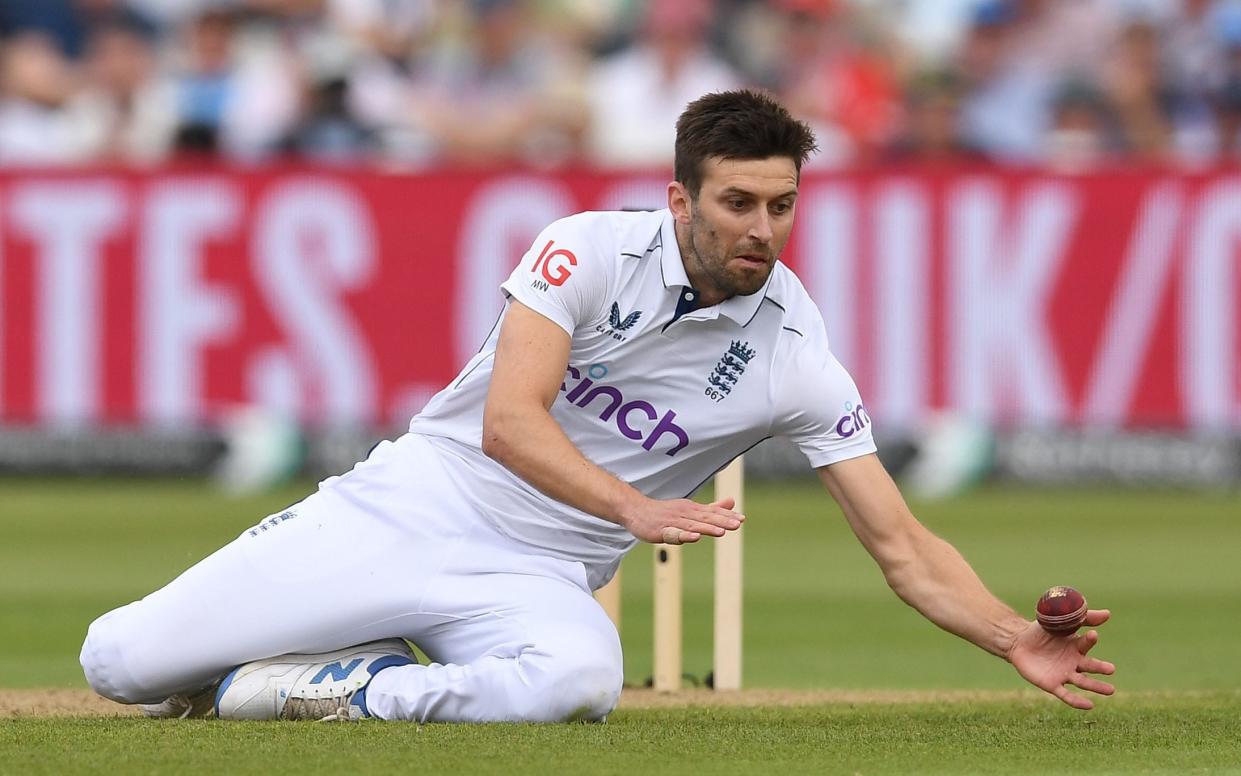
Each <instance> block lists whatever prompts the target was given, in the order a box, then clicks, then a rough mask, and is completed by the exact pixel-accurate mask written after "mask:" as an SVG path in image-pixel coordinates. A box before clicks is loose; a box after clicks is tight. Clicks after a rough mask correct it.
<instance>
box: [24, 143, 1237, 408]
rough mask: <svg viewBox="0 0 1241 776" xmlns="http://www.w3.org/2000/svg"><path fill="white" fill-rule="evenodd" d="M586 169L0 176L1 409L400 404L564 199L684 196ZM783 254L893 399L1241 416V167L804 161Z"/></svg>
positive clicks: (564, 207)
mask: <svg viewBox="0 0 1241 776" xmlns="http://www.w3.org/2000/svg"><path fill="white" fill-rule="evenodd" d="M664 190H665V181H664V179H663V178H661V177H634V176H625V175H609V174H600V173H589V172H576V173H572V174H564V173H560V174H546V175H545V174H536V173H523V172H512V173H494V172H493V173H481V172H480V173H473V172H471V173H461V172H432V173H426V174H418V175H413V174H386V173H382V172H363V171H338V170H322V169H297V168H281V169H273V170H259V171H254V170H236V171H227V170H223V171H222V170H216V169H212V170H188V169H187V170H160V171H153V172H132V171H114V170H94V171H82V170H75V171H73V172H49V173H42V172H23V173H15V172H10V173H3V174H0V420H3V421H5V422H14V423H30V422H34V423H54V424H65V423H67V424H73V423H81V422H86V423H99V422H105V423H132V422H139V423H151V424H183V423H200V422H203V421H209V420H211V419H212V418H215V417H218V416H219V415H220V413H222V412H224V411H226V410H228V409H229V408H231V407H233V406H235V405H239V404H258V405H262V406H265V407H269V408H272V409H274V410H277V411H282V412H288V413H291V414H294V415H296V416H298V417H300V418H302V419H303V420H305V421H307V422H309V423H322V424H336V423H342V422H343V423H349V422H365V423H375V422H379V423H384V424H388V423H393V422H400V420H401V419H403V418H406V417H407V416H408V415H410V414H411V413H412V412H414V411H416V410H417V408H418V407H420V406H421V404H422V403H423V402H425V400H426V399H427V398H428V397H429V395H430V394H431V393H433V392H434V391H435V390H437V389H438V388H439V387H440V386H441V385H443V384H444V383H445V382H447V381H448V380H449V379H450V378H451V377H452V375H453V374H454V373H455V372H456V370H457V369H458V368H459V366H460V365H461V364H462V363H464V361H465V359H466V358H467V357H468V356H469V355H470V354H471V353H473V352H474V350H475V349H476V348H477V346H478V344H479V343H480V342H481V341H482V339H483V337H484V336H485V335H486V333H487V331H488V330H489V329H490V328H491V325H492V323H493V322H494V320H495V316H496V314H497V313H498V311H499V309H500V306H501V297H500V294H499V292H498V290H497V286H498V284H499V283H500V281H501V280H503V279H504V278H505V277H506V276H507V274H508V272H509V270H510V269H511V267H512V266H513V265H514V264H515V263H516V262H517V260H518V258H519V257H520V255H521V253H522V252H523V251H525V250H526V249H527V248H528V247H529V246H530V244H531V242H532V240H533V239H534V237H535V235H536V234H537V233H538V232H539V231H540V230H541V229H542V228H543V227H544V226H545V225H546V224H547V223H548V222H550V221H552V220H554V219H556V218H558V217H560V216H564V215H567V214H570V213H573V212H575V211H578V210H584V209H610V208H618V207H660V206H662V204H663V202H664V197H665V195H664ZM784 258H785V260H786V261H787V263H789V264H790V265H791V266H792V267H793V268H794V269H795V270H797V272H798V274H799V275H800V276H801V277H802V279H803V281H804V282H805V283H806V285H807V287H808V288H809V289H810V291H811V293H812V294H813V295H814V297H815V298H816V300H817V301H818V303H819V305H820V307H821V308H822V309H823V312H824V317H825V319H826V320H827V324H828V333H829V337H830V338H831V340H832V343H833V349H834V350H835V351H836V352H837V354H838V355H839V356H840V358H841V360H842V361H843V362H844V363H845V364H846V365H847V366H849V368H850V369H851V371H852V372H853V373H854V375H855V377H856V378H857V380H858V383H859V385H860V386H861V388H862V390H863V395H864V396H865V397H866V400H867V407H868V409H870V410H871V414H872V415H873V416H874V417H875V419H876V421H877V423H879V424H881V425H886V426H887V427H888V428H889V429H897V428H905V427H909V426H910V425H913V424H916V423H918V422H919V421H920V420H922V419H924V418H925V417H926V416H927V414H928V413H929V412H931V411H934V410H938V409H952V410H956V411H960V412H962V413H965V414H967V415H969V416H972V417H976V418H980V419H983V420H987V421H989V422H993V423H997V424H1003V425H1028V424H1052V425H1072V426H1079V425H1089V426H1103V427H1108V426H1126V427H1133V426H1142V427H1145V426H1160V427H1170V428H1194V429H1208V430H1219V431H1235V430H1237V429H1238V428H1241V301H1239V300H1241V177H1238V176H1236V175H1232V174H1228V173H1223V172H1221V173H1213V174H1201V175H1192V176H1187V175H1184V174H1177V173H1170V172H1159V171H1143V172H1110V173H1106V174H1097V175H1089V176H1070V177H1063V176H1055V175H1048V174H1040V173H1020V172H1009V173H1005V172H999V173H997V172H991V171H987V172H982V171H978V172H973V171H959V172H953V173H934V174H929V173H924V172H917V171H905V172H883V173H857V174H825V173H809V174H807V175H806V176H805V177H804V178H803V181H802V186H801V198H800V201H799V204H798V214H797V226H796V227H795V229H794V233H793V238H792V240H791V241H790V244H789V246H788V248H787V249H786V251H785V256H784Z"/></svg>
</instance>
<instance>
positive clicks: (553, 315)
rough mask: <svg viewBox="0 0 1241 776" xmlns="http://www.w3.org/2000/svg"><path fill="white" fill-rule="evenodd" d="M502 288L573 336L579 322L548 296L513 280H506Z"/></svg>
mask: <svg viewBox="0 0 1241 776" xmlns="http://www.w3.org/2000/svg"><path fill="white" fill-rule="evenodd" d="M500 290H501V291H503V292H504V294H505V296H507V297H509V298H512V299H516V300H517V301H518V302H521V303H522V304H524V305H525V306H526V307H529V308H530V309H531V310H534V311H535V312H536V313H538V314H539V315H542V316H543V317H544V318H546V319H548V320H549V321H551V322H552V323H554V324H556V325H557V326H559V327H560V328H561V329H564V331H565V333H567V334H568V335H569V336H570V337H572V336H573V332H574V330H575V329H576V328H577V324H576V323H575V322H574V321H573V319H572V318H571V317H570V316H569V314H568V313H567V312H565V310H563V309H561V308H559V307H557V306H556V305H554V304H551V303H549V302H548V300H547V298H546V297H541V296H538V295H537V294H535V293H533V292H532V291H530V290H529V289H527V288H526V287H525V286H524V285H522V284H521V283H514V282H513V281H512V280H506V281H504V282H503V283H501V284H500Z"/></svg>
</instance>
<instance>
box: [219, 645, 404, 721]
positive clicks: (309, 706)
mask: <svg viewBox="0 0 1241 776" xmlns="http://www.w3.org/2000/svg"><path fill="white" fill-rule="evenodd" d="M417 662H418V660H417V659H416V658H415V657H414V653H413V652H412V651H411V650H410V648H409V645H407V644H406V643H405V642H404V641H402V640H401V639H385V640H383V641H373V642H371V643H369V644H359V645H358V646H356V647H349V648H347V649H341V650H337V651H335V652H324V653H321V654H317V655H281V656H279V657H272V658H267V659H266V660H256V661H255V662H253V663H246V664H245V665H241V666H238V667H237V668H235V669H233V671H232V672H231V673H230V674H229V675H228V676H225V677H224V681H223V682H221V683H220V689H219V691H217V692H216V696H215V713H216V716H217V717H219V718H220V719H290V720H295V719H312V720H320V721H323V722H328V721H333V720H339V721H349V720H356V719H362V718H364V717H369V716H370V712H369V711H367V709H366V688H367V685H369V684H370V681H371V678H372V677H373V676H374V675H375V674H377V673H379V672H380V671H382V670H383V669H385V668H392V667H393V666H404V665H413V664H415V663H417Z"/></svg>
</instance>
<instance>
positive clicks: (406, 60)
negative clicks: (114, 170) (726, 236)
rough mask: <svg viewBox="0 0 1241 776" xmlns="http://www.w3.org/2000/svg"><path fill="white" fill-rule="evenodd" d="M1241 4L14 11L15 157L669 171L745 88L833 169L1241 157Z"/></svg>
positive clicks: (108, 5)
mask: <svg viewBox="0 0 1241 776" xmlns="http://www.w3.org/2000/svg"><path fill="white" fill-rule="evenodd" d="M1238 14H1241V0H1176V2H1172V0H597V1H596V0H455V1H454V2H442V1H437V0H3V1H0V48H3V47H5V46H6V45H8V46H9V47H15V48H16V50H17V52H18V53H17V54H16V60H17V65H16V67H17V69H18V71H19V72H20V73H21V75H20V77H19V78H18V80H19V81H20V82H21V84H22V85H21V86H20V87H18V88H17V92H16V93H13V92H12V90H9V92H8V93H6V95H5V98H4V104H5V115H4V117H3V119H2V121H0V123H3V125H4V126H5V127H7V130H6V131H8V132H10V133H16V135H15V137H16V138H20V137H48V138H52V140H51V141H50V142H38V143H36V145H37V146H38V147H36V148H32V149H30V155H29V156H26V155H25V153H26V152H25V150H23V149H24V148H25V146H23V145H22V144H21V142H20V139H14V140H12V141H10V142H9V144H8V147H7V148H6V149H0V154H2V155H4V156H7V157H9V158H10V159H11V158H13V157H15V156H16V157H21V159H22V161H25V162H28V163H31V164H34V163H51V162H53V161H55V160H59V161H62V162H65V161H79V160H83V159H86V160H90V159H95V158H99V159H110V160H134V161H139V160H142V161H151V160H158V159H161V158H164V157H165V156H166V152H167V151H168V150H169V149H170V148H171V150H173V151H180V152H183V151H195V150H196V151H199V152H206V153H210V154H224V155H226V156H229V157H230V158H234V159H258V158H263V157H265V156H266V155H269V154H275V153H291V154H294V155H303V156H309V157H313V158H322V157H324V155H326V156H327V157H330V158H334V159H351V160H355V161H358V162H365V161H366V160H368V159H386V160H394V159H398V160H404V161H410V162H420V161H421V162H428V163H448V164H467V165H490V164H511V163H518V164H533V165H538V166H554V165H558V164H562V163H569V162H575V161H580V160H586V161H590V162H594V163H597V164H601V165H605V166H635V165H636V166H646V165H662V164H666V163H667V161H668V160H667V149H668V148H669V141H668V138H669V137H670V136H671V132H672V126H671V122H672V121H673V119H674V118H675V116H676V115H677V113H678V112H679V111H680V109H681V108H682V107H683V106H684V104H685V103H686V102H687V101H688V100H689V99H691V98H692V97H694V96H697V95H698V94H701V93H703V92H708V91H714V90H721V89H727V88H731V87H734V86H737V85H743V84H745V85H754V86H760V87H762V88H766V89H769V90H770V91H772V92H774V93H776V94H778V95H780V96H781V97H782V98H783V99H784V100H785V101H786V102H787V103H789V104H790V106H791V107H792V108H793V110H794V111H795V112H796V113H797V114H798V115H799V116H801V117H802V118H804V119H806V120H808V121H810V122H811V123H812V124H814V125H815V127H816V129H817V130H818V134H819V139H820V145H821V147H822V151H821V153H820V154H819V155H818V157H817V161H816V164H818V165H833V164H834V165H837V166H838V165H840V164H844V163H857V162H865V161H866V160H868V159H870V158H881V159H884V160H892V159H894V158H909V157H910V156H914V157H918V156H923V155H927V156H931V157H935V158H937V159H945V160H946V159H951V158H954V157H955V156H956V155H958V153H960V152H964V153H965V155H966V156H970V157H972V156H975V155H977V154H983V155H985V156H986V157H987V158H989V159H992V160H995V161H998V162H1001V163H1019V164H1041V163H1052V164H1054V165H1056V166H1057V167H1060V166H1063V165H1067V167H1069V168H1073V169H1076V168H1079V167H1082V166H1085V167H1090V166H1093V165H1094V164H1097V163H1098V162H1100V161H1120V160H1132V159H1143V160H1148V161H1158V162H1160V163H1167V162H1173V163H1176V162H1180V163H1186V162H1188V163H1193V164H1209V163H1212V162H1213V161H1214V160H1216V159H1219V158H1223V157H1228V156H1230V155H1231V154H1233V153H1234V152H1235V148H1236V145H1237V141H1236V140H1235V138H1234V135H1235V130H1234V129H1233V122H1234V108H1233V106H1234V103H1235V100H1234V96H1235V90H1236V77H1235V73H1234V70H1235V67H1234V66H1233V64H1232V59H1233V54H1232V50H1233V47H1234V45H1233V43H1232V42H1231V41H1233V40H1234V39H1237V40H1241V33H1236V32H1230V30H1231V29H1232V28H1233V27H1237V28H1239V29H1241V20H1236V21H1230V19H1233V18H1234V17H1237V15H1238ZM118 18H125V19H129V20H130V21H129V22H126V24H125V25H118V24H117V23H116V19H118ZM133 20H138V21H133ZM125 26H128V27H129V29H120V27H125ZM33 33H38V34H40V35H42V36H43V37H42V40H44V41H47V42H48V43H49V44H50V47H51V49H52V51H53V52H54V57H53V56H52V55H49V54H48V53H47V52H46V51H42V52H36V51H35V49H36V48H38V45H35V44H31V43H30V41H31V40H33V39H34V38H32V37H31V35H32V34H33ZM53 58H56V59H58V60H59V61H58V62H56V64H52V62H53ZM40 62H42V64H40ZM928 72H952V73H954V75H953V76H952V78H951V80H952V82H953V84H954V85H953V86H952V87H951V89H949V90H947V91H943V90H942V89H941V88H940V87H943V86H945V85H946V84H943V83H940V84H938V85H937V86H931V85H930V83H929V82H927V81H925V80H923V78H922V76H920V75H919V74H921V73H928ZM36 73H43V75H42V76H40V75H35V74H36ZM53 73H58V74H57V75H54V74H53ZM36 82H38V83H41V84H42V87H41V86H39V85H38V83H36ZM53 82H55V83H57V84H59V85H58V86H56V87H54V88H43V87H51V85H52V83H53ZM79 84H80V87H79ZM32 88H33V91H31V89H32ZM79 88H80V93H78V92H79ZM949 92H950V93H949ZM53 93H55V96H54V97H53ZM168 94H171V95H172V96H171V103H170V105H171V107H169V108H164V107H160V106H161V105H163V104H165V101H166V100H167V99H169V98H168ZM161 95H162V96H161ZM953 105H955V107H951V106H953ZM66 111H67V112H68V113H69V114H72V117H71V119H70V120H69V121H68V122H67V123H68V124H69V126H68V128H65V127H63V126H61V127H60V128H57V125H61V124H64V123H66V122H65V121H64V119H63V116H65V115H67V113H66ZM167 123H171V124H172V125H173V126H174V130H173V131H172V135H171V140H169V139H168V137H167V130H166V129H163V128H161V126H162V125H163V124H167ZM954 124H956V125H958V126H957V128H956V129H953V128H952V127H951V125H954ZM36 127H42V129H41V130H40V129H35V128H36ZM1088 127H1089V128H1090V129H1089V130H1087V128H1088ZM950 130H951V131H950ZM950 136H957V140H955V141H952V142H949V137H950ZM122 137H124V138H126V139H122ZM933 137H934V139H933ZM56 138H62V139H61V140H57V139H56ZM144 138H149V139H144ZM925 143H929V145H924V144H925ZM83 144H85V146H83ZM919 149H921V150H919ZM932 149H934V150H932ZM1091 149H1093V150H1091ZM1230 149H1231V150H1230Z"/></svg>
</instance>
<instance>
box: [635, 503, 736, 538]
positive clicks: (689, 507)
mask: <svg viewBox="0 0 1241 776" xmlns="http://www.w3.org/2000/svg"><path fill="white" fill-rule="evenodd" d="M734 506H736V501H735V500H734V499H731V498H725V499H720V500H719V501H712V502H711V503H710V504H699V503H698V502H697V501H690V500H689V499H685V498H679V499H673V500H669V501H661V500H658V499H649V498H646V499H643V500H642V501H640V502H638V503H637V505H636V506H635V507H634V508H633V509H632V510H631V511H630V512H628V513H626V514H623V515H621V525H623V526H624V527H625V529H626V530H628V531H629V533H631V534H633V535H634V536H635V537H637V538H638V539H641V540H642V541H644V542H650V543H651V544H692V543H693V542H696V541H698V540H699V539H701V538H702V537H703V536H715V537H719V536H723V535H724V534H725V533H727V532H728V531H735V530H737V529H738V528H740V527H741V524H742V523H743V522H745V515H743V514H741V513H740V512H734V511H733V507H734Z"/></svg>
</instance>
